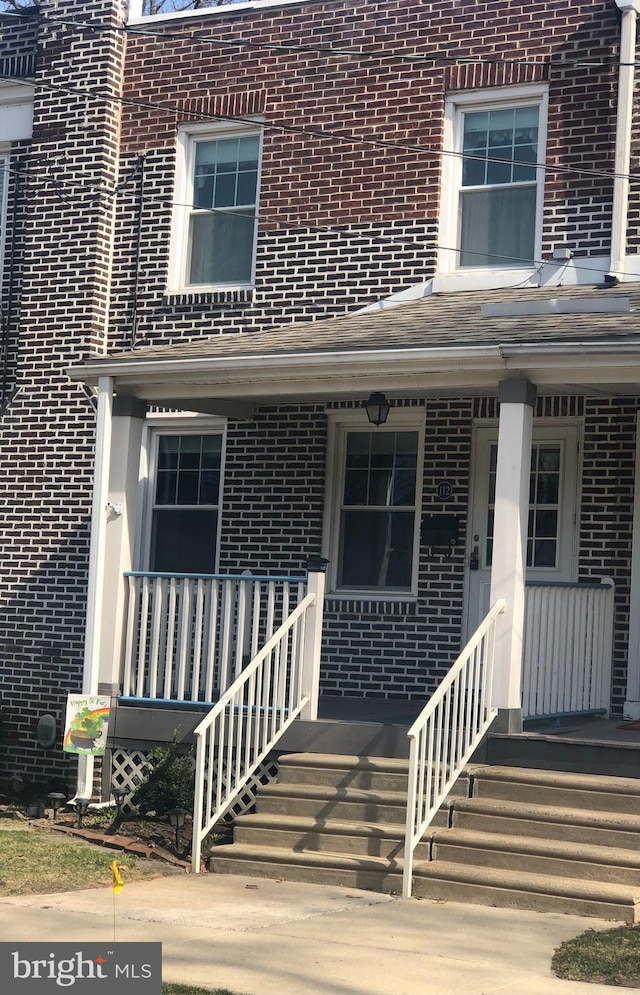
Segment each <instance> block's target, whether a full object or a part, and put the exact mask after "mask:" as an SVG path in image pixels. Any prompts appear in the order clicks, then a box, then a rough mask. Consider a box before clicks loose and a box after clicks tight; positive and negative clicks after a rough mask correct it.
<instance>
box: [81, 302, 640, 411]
mask: <svg viewBox="0 0 640 995" xmlns="http://www.w3.org/2000/svg"><path fill="white" fill-rule="evenodd" d="M626 299H628V302H629V305H630V307H629V308H628V309H627V308H626V305H625V302H626ZM543 302H549V304H548V306H549V309H550V312H551V313H544V314H539V313H538V314H528V315H527V314H522V313H520V314H517V315H513V314H509V313H507V314H505V313H498V314H497V315H496V314H495V311H496V308H495V307H491V308H490V313H491V314H492V316H491V317H484V316H483V313H482V306H483V305H496V304H497V305H506V306H507V307H506V310H507V311H508V310H509V307H508V306H509V305H514V304H515V305H518V306H519V308H520V310H522V308H523V306H524V309H525V310H526V309H527V307H528V306H529V305H534V307H536V306H540V305H541V304H542V303H543ZM609 303H610V305H611V307H617V308H618V309H619V310H617V311H614V312H609V311H608V310H606V309H607V308H608V306H609ZM543 306H544V305H543ZM576 306H577V307H581V308H583V310H582V311H581V312H579V313H562V312H565V311H566V309H567V308H572V307H576ZM603 307H604V308H605V311H603V310H602V308H603ZM591 308H593V310H591ZM620 308H622V310H620ZM584 309H586V310H584ZM503 310H505V309H504V308H501V307H498V308H497V311H498V312H501V311H503ZM516 310H517V308H516ZM639 314H640V284H624V285H622V286H620V287H616V288H610V289H609V288H607V289H603V288H602V287H571V288H567V289H564V288H552V289H549V290H546V289H539V288H536V289H520V290H510V291H509V290H501V291H486V292H473V293H456V294H446V295H445V294H433V295H431V296H428V297H425V298H423V299H421V300H419V301H415V302H411V303H407V304H402V305H398V306H396V307H393V308H386V309H381V310H379V311H372V312H367V313H359V314H354V315H348V316H344V317H339V318H331V319H326V320H322V321H313V322H310V321H306V322H295V323H292V324H290V325H288V326H285V327H281V328H276V329H273V330H271V331H266V332H246V333H235V334H216V335H215V336H211V337H208V338H199V339H196V340H194V341H191V342H186V343H185V342H176V343H174V344H173V345H164V346H141V347H138V348H136V349H134V350H130V351H123V352H117V353H113V354H111V355H104V356H92V357H89V358H88V359H87V360H86V361H85V362H83V363H82V364H79V365H77V366H74V367H73V368H72V369H70V370H69V375H70V376H71V378H72V379H74V380H81V381H85V382H86V383H89V384H95V383H97V381H98V379H99V378H100V377H103V376H109V377H113V378H114V382H115V383H114V386H115V390H116V392H117V393H118V394H121V395H131V396H135V397H140V398H143V399H145V400H147V401H149V402H155V403H159V404H163V405H168V406H176V407H187V404H185V401H189V402H191V403H190V405H189V406H190V407H194V408H196V409H198V410H211V411H215V410H218V411H220V412H221V413H228V414H231V415H233V414H234V413H237V414H238V415H240V416H241V415H242V413H243V404H246V403H249V404H259V403H261V402H263V403H273V402H274V401H286V400H290V401H300V400H307V401H313V400H327V399H330V398H331V399H339V398H360V397H365V396H366V395H367V394H368V393H369V392H370V391H371V390H385V392H387V393H388V394H390V395H391V396H393V394H394V393H396V394H402V395H407V396H411V395H414V396H425V395H431V396H433V395H443V394H459V393H460V392H461V391H462V392H464V393H465V394H470V393H495V391H496V385H497V382H498V381H499V380H501V379H504V378H505V377H509V376H524V377H527V378H529V379H531V380H532V381H533V382H534V383H536V384H537V385H538V387H539V389H540V390H542V391H543V392H544V391H546V392H547V393H548V392H552V391H553V392H572V393H597V394H600V393H603V392H604V393H607V394H609V393H627V394H628V393H635V392H636V391H637V390H638V389H639V388H640V328H639V327H638V315H639ZM225 407H226V411H225V410H224V409H225Z"/></svg>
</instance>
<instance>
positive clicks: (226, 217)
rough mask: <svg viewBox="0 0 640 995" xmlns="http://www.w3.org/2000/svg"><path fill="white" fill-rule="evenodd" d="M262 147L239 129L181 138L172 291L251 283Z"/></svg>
mask: <svg viewBox="0 0 640 995" xmlns="http://www.w3.org/2000/svg"><path fill="white" fill-rule="evenodd" d="M260 144H261V143H260V134H259V132H256V131H246V130H239V129H236V130H234V131H231V132H229V131H225V132H218V131H214V132H211V129H210V126H209V130H208V133H207V132H206V131H205V132H203V131H202V130H201V129H200V127H198V128H197V129H191V128H190V129H188V130H185V132H184V133H183V134H182V135H181V141H180V146H179V157H178V176H177V183H176V193H177V196H176V210H175V218H174V245H173V260H172V276H171V284H172V286H171V288H170V289H183V288H189V289H201V288H228V287H246V286H250V285H251V284H252V283H253V275H254V264H255V243H256V229H257V213H258V187H259V177H260Z"/></svg>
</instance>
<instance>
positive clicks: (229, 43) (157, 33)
mask: <svg viewBox="0 0 640 995" xmlns="http://www.w3.org/2000/svg"><path fill="white" fill-rule="evenodd" d="M210 9H211V10H214V9H216V8H210ZM3 16H6V17H13V18H22V19H27V18H29V19H30V20H33V14H31V15H29V14H27V13H26V12H24V13H20V12H17V11H11V12H9V11H7V12H6V14H3ZM39 20H40V22H41V23H44V24H52V25H57V26H61V27H73V28H79V29H82V30H88V31H94V32H96V33H106V32H110V31H118V32H123V33H124V34H127V35H133V36H138V37H144V38H157V39H159V40H163V41H164V40H169V41H185V39H187V40H189V41H192V42H197V43H198V44H202V45H218V46H221V47H223V48H240V49H242V48H244V49H253V50H256V51H269V52H285V53H301V54H305V55H324V56H327V57H328V58H333V57H336V56H346V57H349V58H356V59H362V60H377V61H397V62H400V63H411V64H418V65H433V64H434V63H445V64H449V63H462V64H464V65H489V66H493V65H507V66H537V67H539V68H542V69H551V70H553V69H566V68H571V69H609V68H612V67H614V68H615V67H618V66H620V65H624V66H637V65H640V63H638V62H629V63H627V62H625V63H620V62H619V60H617V59H616V58H615V57H614V56H612V57H611V58H610V59H602V60H600V61H593V60H586V61H580V60H576V61H571V60H569V59H563V60H558V61H557V62H553V61H552V60H551V59H549V60H541V59H522V58H519V59H508V58H504V57H501V56H485V57H484V58H483V57H480V56H465V55H462V54H449V53H446V52H442V51H439V50H438V51H435V52H432V53H429V54H424V55H423V54H417V53H414V54H410V53H407V52H398V51H397V50H389V49H386V48H384V47H383V48H374V49H362V48H335V47H331V46H323V45H302V44H293V43H288V44H283V43H276V42H257V41H251V40H247V39H244V38H221V37H219V36H213V37H212V36H211V35H204V34H199V33H197V32H195V31H188V30H184V29H183V30H179V31H177V30H171V29H165V28H160V29H156V30H154V29H152V28H145V27H143V26H142V25H139V24H136V25H131V24H117V25H112V24H96V23H93V22H91V21H78V20H75V19H72V18H65V17H52V16H49V15H45V14H41V15H40V16H39Z"/></svg>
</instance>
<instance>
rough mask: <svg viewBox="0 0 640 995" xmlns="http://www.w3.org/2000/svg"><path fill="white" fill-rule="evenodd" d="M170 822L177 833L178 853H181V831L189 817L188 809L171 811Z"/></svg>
mask: <svg viewBox="0 0 640 995" xmlns="http://www.w3.org/2000/svg"><path fill="white" fill-rule="evenodd" d="M168 815H169V822H170V823H171V825H172V826H173V827H174V829H175V831H176V853H179V852H180V830H181V829H182V827H183V826H184V820H185V819H186V817H187V810H186V808H172V809H170V810H169V813H168Z"/></svg>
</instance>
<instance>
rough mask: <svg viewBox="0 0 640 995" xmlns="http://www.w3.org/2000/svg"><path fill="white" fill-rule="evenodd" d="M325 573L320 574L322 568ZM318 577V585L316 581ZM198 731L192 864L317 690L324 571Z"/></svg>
mask: <svg viewBox="0 0 640 995" xmlns="http://www.w3.org/2000/svg"><path fill="white" fill-rule="evenodd" d="M315 576H316V577H317V578H318V575H315ZM311 579H312V578H311V577H310V587H311V586H312V585H311ZM319 580H320V585H319V586H318V587H316V586H315V584H314V587H315V589H314V590H310V591H309V593H308V594H307V595H306V597H305V598H303V600H302V601H301V602H300V604H299V605H297V607H296V608H295V609H294V610H293V611H292V612H291V614H290V615H289V617H288V618H287V619H286V621H285V622H283V624H282V625H281V626H280V628H279V629H278V630H277V631H276V632H274V634H273V635H272V636H271V638H270V639H269V640H268V641H267V643H266V644H265V646H264V647H263V648H262V649H261V650H260V651H259V652H258V654H257V655H256V656H255V657H254V659H253V660H252V661H251V663H250V664H249V665H248V666H247V667H246V668H245V669H244V670H243V671H242V673H241V674H240V676H239V677H238V678H237V679H236V680H235V681H234V682H233V684H232V685H231V687H230V688H229V689H228V690H227V691H226V692H225V693H224V694H223V695H222V697H221V698H220V700H219V701H218V703H217V705H216V706H215V707H214V708H213V709H212V710H211V711H210V712H209V714H208V715H207V716H205V718H204V719H203V720H202V722H200V724H199V725H198V726H197V727H196V729H195V730H194V732H195V736H196V742H197V751H196V783H195V801H194V812H193V844H192V850H191V854H192V858H191V859H192V868H193V872H194V873H195V874H197V873H199V871H200V857H201V852H202V841H203V840H204V838H205V837H206V835H207V833H209V832H210V831H211V829H212V828H213V826H215V824H216V822H218V821H219V820H220V819H221V818H222V816H223V815H224V814H225V812H227V810H228V809H229V808H230V807H231V806H232V805H233V802H234V801H235V799H236V798H237V797H238V795H239V793H240V792H241V791H242V790H243V788H244V786H245V785H246V784H247V782H248V781H249V780H250V778H251V776H252V775H253V774H254V773H255V771H256V770H257V769H258V767H259V766H260V764H261V763H262V761H263V760H264V759H265V757H266V756H267V755H268V754H269V753H270V752H271V751H272V750H273V748H274V746H275V744H276V743H277V741H278V739H279V738H280V737H281V736H282V734H283V732H284V731H285V730H286V729H287V728H288V727H289V726H290V725H291V723H292V722H293V721H294V719H295V718H296V717H297V716H298V715H300V713H301V712H302V711H303V709H305V706H306V708H307V710H309V704H310V702H312V700H313V698H314V697H315V700H316V705H315V709H314V708H313V707H312V708H311V709H310V714H309V717H310V718H315V717H316V714H317V683H318V665H319V638H318V633H319V631H320V628H321V626H322V597H323V589H322V584H323V582H324V581H323V577H322V575H319Z"/></svg>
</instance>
